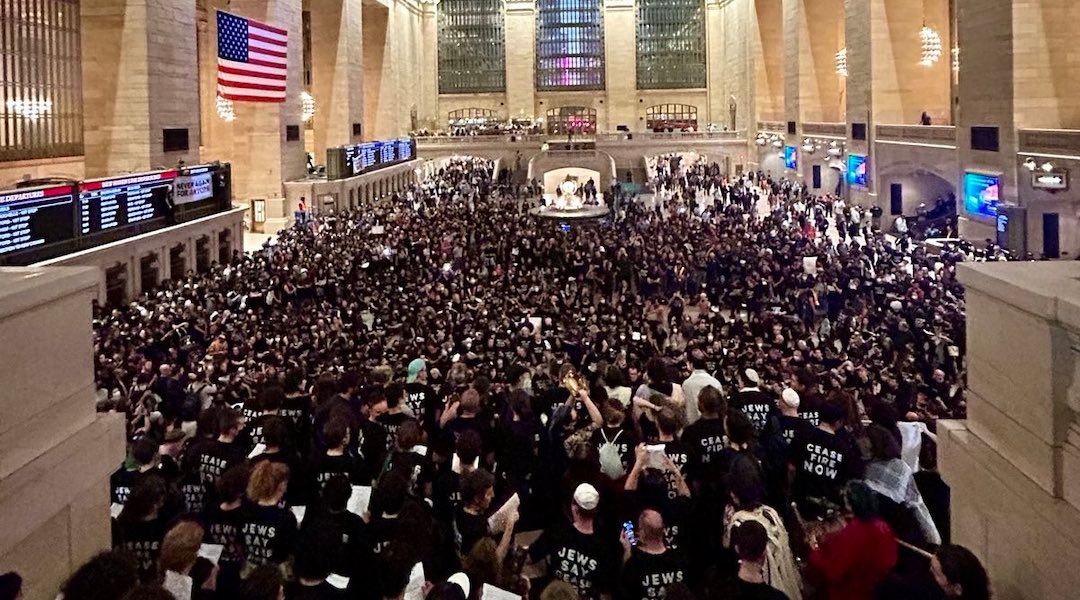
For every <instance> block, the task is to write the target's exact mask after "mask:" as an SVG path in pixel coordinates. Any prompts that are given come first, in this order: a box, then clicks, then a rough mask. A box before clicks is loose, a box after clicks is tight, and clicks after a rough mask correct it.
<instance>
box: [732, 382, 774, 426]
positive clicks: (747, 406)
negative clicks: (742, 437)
mask: <svg viewBox="0 0 1080 600" xmlns="http://www.w3.org/2000/svg"><path fill="white" fill-rule="evenodd" d="M735 408H737V409H739V410H741V411H743V413H745V414H746V416H747V417H749V418H750V422H751V423H753V424H754V433H757V434H760V433H761V432H762V430H764V429H765V424H766V423H767V422H768V421H769V415H771V414H773V413H774V412H775V411H776V402H774V401H773V398H772V396H771V395H769V394H768V393H767V392H763V391H761V390H754V389H751V390H739V391H738V392H737V393H736V394H735Z"/></svg>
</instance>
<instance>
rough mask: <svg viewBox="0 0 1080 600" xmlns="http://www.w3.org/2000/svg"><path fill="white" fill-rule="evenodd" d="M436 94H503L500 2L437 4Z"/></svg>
mask: <svg viewBox="0 0 1080 600" xmlns="http://www.w3.org/2000/svg"><path fill="white" fill-rule="evenodd" d="M438 6H439V8H438V11H439V93H440V94H475V93H480V92H502V91H505V90H506V42H505V35H504V31H503V30H504V24H503V0H441V1H440V2H439V5H438Z"/></svg>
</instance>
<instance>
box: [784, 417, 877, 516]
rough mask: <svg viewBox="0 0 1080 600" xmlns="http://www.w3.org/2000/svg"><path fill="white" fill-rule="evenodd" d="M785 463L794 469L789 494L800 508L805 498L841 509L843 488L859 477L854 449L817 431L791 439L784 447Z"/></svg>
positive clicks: (837, 437) (847, 442) (845, 441)
mask: <svg viewBox="0 0 1080 600" xmlns="http://www.w3.org/2000/svg"><path fill="white" fill-rule="evenodd" d="M788 462H789V463H791V464H792V465H794V466H795V482H794V485H793V487H792V493H793V495H794V497H795V499H796V501H799V502H800V507H802V504H803V503H804V501H805V500H806V499H808V498H821V499H825V500H829V501H831V502H833V503H835V504H837V505H839V506H842V502H841V497H840V491H841V489H842V488H843V486H844V484H845V483H847V482H848V481H849V480H851V479H855V478H858V477H860V476H861V475H862V464H861V456H860V454H859V450H858V448H857V447H856V446H855V445H854V444H852V443H851V442H850V440H849V439H848V438H846V437H845V436H840V435H837V434H832V433H829V432H827V431H824V430H822V429H820V428H817V427H815V428H813V429H811V430H809V431H807V432H806V433H805V434H803V435H799V436H796V437H795V439H794V440H793V441H792V442H791V444H790V445H789V446H788Z"/></svg>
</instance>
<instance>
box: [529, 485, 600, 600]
mask: <svg viewBox="0 0 1080 600" xmlns="http://www.w3.org/2000/svg"><path fill="white" fill-rule="evenodd" d="M599 504H600V494H599V492H597V491H596V488H594V487H593V486H591V485H589V484H587V483H583V484H581V485H579V486H578V487H577V489H576V490H575V491H574V497H573V501H572V502H571V505H570V515H571V522H570V523H568V524H561V525H560V526H557V527H555V528H548V529H546V530H544V533H542V534H541V536H540V538H539V539H537V541H536V543H535V544H533V545H532V546H531V547H529V556H530V558H532V560H533V561H541V560H544V559H546V560H547V568H548V574H549V575H550V576H552V577H553V578H555V579H558V580H561V581H565V582H566V583H569V584H570V585H572V586H574V589H575V590H576V591H577V593H578V597H579V598H580V599H581V600H600V595H601V594H609V593H611V592H612V591H613V587H612V585H613V583H614V577H615V575H616V573H617V565H618V562H619V559H618V554H617V552H618V548H617V546H615V543H614V541H608V540H605V539H604V538H602V537H601V536H600V534H599V533H598V532H597V531H596V528H595V520H596V514H597V507H598V505H599Z"/></svg>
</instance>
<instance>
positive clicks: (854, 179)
mask: <svg viewBox="0 0 1080 600" xmlns="http://www.w3.org/2000/svg"><path fill="white" fill-rule="evenodd" d="M867 167H868V164H867V160H866V155H864V154H848V157H847V182H848V185H857V186H860V187H866V180H867V173H866V171H867Z"/></svg>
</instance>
